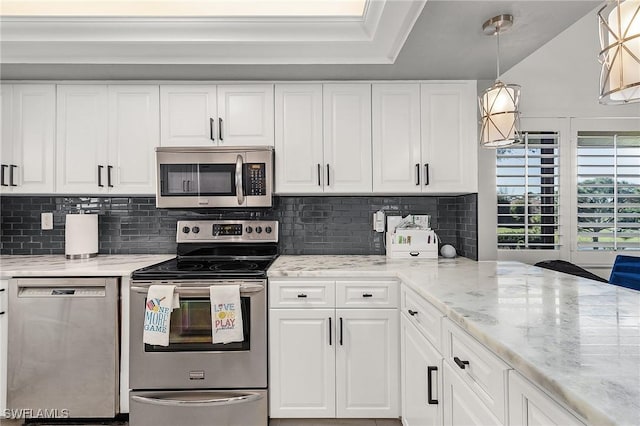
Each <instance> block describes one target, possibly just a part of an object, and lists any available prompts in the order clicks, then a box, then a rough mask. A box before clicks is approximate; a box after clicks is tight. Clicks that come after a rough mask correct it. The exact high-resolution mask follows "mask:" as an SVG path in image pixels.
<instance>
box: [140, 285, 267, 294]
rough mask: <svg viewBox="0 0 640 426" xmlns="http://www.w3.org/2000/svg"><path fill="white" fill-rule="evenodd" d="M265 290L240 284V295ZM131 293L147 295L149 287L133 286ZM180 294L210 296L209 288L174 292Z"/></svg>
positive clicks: (193, 288) (258, 286)
mask: <svg viewBox="0 0 640 426" xmlns="http://www.w3.org/2000/svg"><path fill="white" fill-rule="evenodd" d="M263 290H264V285H262V284H240V294H253V293H260V292H261V291H263ZM131 291H135V292H136V293H140V294H147V293H148V292H149V287H140V286H131ZM174 291H175V292H176V293H178V294H184V295H190V296H207V297H208V296H209V287H176V288H175V290H174Z"/></svg>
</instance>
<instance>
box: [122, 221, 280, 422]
mask: <svg viewBox="0 0 640 426" xmlns="http://www.w3.org/2000/svg"><path fill="white" fill-rule="evenodd" d="M277 241H278V222H276V221H242V220H239V221H179V222H178V231H177V242H178V256H177V257H176V258H175V259H171V260H169V261H166V262H163V263H159V264H157V265H153V266H150V267H147V268H143V269H139V270H137V271H135V272H134V273H133V275H132V279H133V281H132V283H131V290H130V294H131V307H130V309H131V331H130V357H131V360H130V372H129V383H130V387H131V389H132V392H131V393H130V423H131V425H132V426H139V425H172V426H173V425H177V424H189V425H208V426H266V425H267V422H268V404H267V278H266V271H267V268H268V267H269V265H270V264H271V263H272V262H273V261H274V260H275V258H276V257H277ZM152 284H168V285H175V286H176V289H175V292H176V293H178V294H179V296H180V307H179V308H177V309H174V310H173V312H172V313H171V320H170V327H169V345H168V346H156V345H149V344H144V343H143V327H144V312H145V304H146V294H147V292H148V289H149V286H150V285H152ZM224 284H238V285H239V286H240V300H241V311H242V316H243V337H244V339H243V341H242V342H235V343H227V344H213V343H212V332H211V328H212V323H211V303H210V293H209V288H210V286H215V285H224Z"/></svg>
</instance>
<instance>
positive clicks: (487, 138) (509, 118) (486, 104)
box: [479, 81, 520, 148]
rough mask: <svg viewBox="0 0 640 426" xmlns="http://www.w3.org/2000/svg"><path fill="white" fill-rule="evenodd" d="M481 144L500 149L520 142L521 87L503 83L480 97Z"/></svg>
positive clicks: (499, 82) (497, 84) (498, 82)
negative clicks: (519, 105) (519, 107)
mask: <svg viewBox="0 0 640 426" xmlns="http://www.w3.org/2000/svg"><path fill="white" fill-rule="evenodd" d="M479 102H480V113H481V114H482V118H481V125H482V127H481V129H480V144H481V145H482V146H484V147H486V148H498V147H501V146H506V145H512V144H514V143H519V142H520V112H519V111H518V104H519V103H520V86H518V85H516V84H504V83H503V82H501V81H496V83H495V84H494V85H493V86H491V87H490V88H488V89H487V90H485V92H484V93H483V94H482V96H480V99H479Z"/></svg>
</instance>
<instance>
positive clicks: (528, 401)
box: [509, 370, 584, 426]
mask: <svg viewBox="0 0 640 426" xmlns="http://www.w3.org/2000/svg"><path fill="white" fill-rule="evenodd" d="M509 424H510V425H512V426H535V425H548V426H551V425H558V426H561V425H562V426H583V425H584V423H582V422H581V421H580V420H578V419H577V418H576V417H575V416H574V415H573V414H571V413H570V412H569V411H567V410H566V409H564V408H562V407H561V406H560V405H558V404H557V403H556V402H555V401H553V400H552V399H551V398H549V397H548V396H547V395H545V394H544V392H542V391H540V390H539V389H537V388H536V387H535V386H534V385H532V384H531V383H529V381H528V380H526V379H525V378H524V377H522V376H521V375H520V374H518V373H516V372H515V371H513V370H512V371H509Z"/></svg>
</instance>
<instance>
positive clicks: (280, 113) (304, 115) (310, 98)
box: [275, 84, 324, 193]
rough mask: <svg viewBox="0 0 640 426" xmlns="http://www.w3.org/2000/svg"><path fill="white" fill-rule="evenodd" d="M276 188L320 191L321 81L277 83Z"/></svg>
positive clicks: (278, 189) (321, 168) (321, 160)
mask: <svg viewBox="0 0 640 426" xmlns="http://www.w3.org/2000/svg"><path fill="white" fill-rule="evenodd" d="M275 106H276V110H275V120H276V122H275V131H276V134H275V137H276V141H275V143H276V145H275V157H276V164H275V169H276V192H278V193H305V192H312V193H313V192H322V188H323V182H324V180H323V179H322V177H323V170H324V169H323V166H322V164H323V163H324V160H323V156H322V84H277V85H276V89H275Z"/></svg>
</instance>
